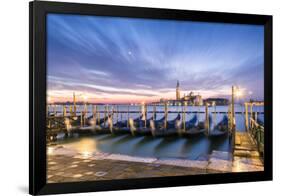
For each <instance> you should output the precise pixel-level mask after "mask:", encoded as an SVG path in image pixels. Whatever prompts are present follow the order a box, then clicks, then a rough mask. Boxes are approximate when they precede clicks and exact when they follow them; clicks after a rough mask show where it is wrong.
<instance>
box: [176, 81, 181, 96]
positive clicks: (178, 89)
mask: <svg viewBox="0 0 281 196" xmlns="http://www.w3.org/2000/svg"><path fill="white" fill-rule="evenodd" d="M176 100H180V83H179V81H177V87H176Z"/></svg>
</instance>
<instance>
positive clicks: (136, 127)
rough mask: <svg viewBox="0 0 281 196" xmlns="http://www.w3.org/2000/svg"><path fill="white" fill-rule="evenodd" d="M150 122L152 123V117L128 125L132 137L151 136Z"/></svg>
mask: <svg viewBox="0 0 281 196" xmlns="http://www.w3.org/2000/svg"><path fill="white" fill-rule="evenodd" d="M151 122H153V117H150V118H149V119H146V120H142V119H141V118H140V119H138V120H134V122H133V124H132V123H131V124H130V128H131V132H132V135H151Z"/></svg>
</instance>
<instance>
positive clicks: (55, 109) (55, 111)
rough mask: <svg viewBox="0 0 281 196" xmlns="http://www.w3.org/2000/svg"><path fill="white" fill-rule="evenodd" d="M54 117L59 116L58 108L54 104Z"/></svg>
mask: <svg viewBox="0 0 281 196" xmlns="http://www.w3.org/2000/svg"><path fill="white" fill-rule="evenodd" d="M54 115H55V116H56V115H57V107H56V104H54Z"/></svg>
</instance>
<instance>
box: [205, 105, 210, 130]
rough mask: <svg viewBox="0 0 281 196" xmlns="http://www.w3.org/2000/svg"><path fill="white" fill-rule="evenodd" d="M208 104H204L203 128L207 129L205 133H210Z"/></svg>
mask: <svg viewBox="0 0 281 196" xmlns="http://www.w3.org/2000/svg"><path fill="white" fill-rule="evenodd" d="M208 106H209V104H208V103H206V105H205V128H206V129H207V135H209V134H210V121H209V108H208Z"/></svg>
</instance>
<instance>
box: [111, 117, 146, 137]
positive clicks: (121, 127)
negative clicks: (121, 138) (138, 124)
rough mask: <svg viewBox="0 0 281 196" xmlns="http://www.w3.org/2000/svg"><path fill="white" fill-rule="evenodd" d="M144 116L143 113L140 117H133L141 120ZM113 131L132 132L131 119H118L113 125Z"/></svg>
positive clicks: (119, 132)
mask: <svg viewBox="0 0 281 196" xmlns="http://www.w3.org/2000/svg"><path fill="white" fill-rule="evenodd" d="M141 118H142V115H140V116H139V117H137V118H135V119H133V121H134V122H135V121H139V120H140V119H141ZM112 133H113V134H130V133H131V128H130V119H129V121H128V120H123V121H117V122H116V123H115V124H113V127H112Z"/></svg>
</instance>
